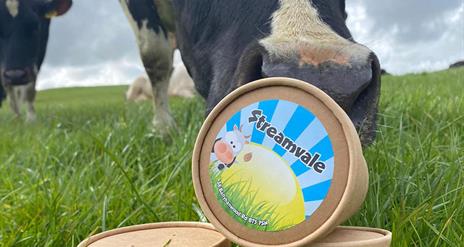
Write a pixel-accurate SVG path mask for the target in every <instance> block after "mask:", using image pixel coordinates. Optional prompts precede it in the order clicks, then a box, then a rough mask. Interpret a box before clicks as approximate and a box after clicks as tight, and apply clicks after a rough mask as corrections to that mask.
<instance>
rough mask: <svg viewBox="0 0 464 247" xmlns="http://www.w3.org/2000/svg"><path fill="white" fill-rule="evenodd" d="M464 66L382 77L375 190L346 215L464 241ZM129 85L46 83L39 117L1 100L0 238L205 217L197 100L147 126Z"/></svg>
mask: <svg viewBox="0 0 464 247" xmlns="http://www.w3.org/2000/svg"><path fill="white" fill-rule="evenodd" d="M463 88H464V69H459V70H458V69H455V70H449V71H444V72H438V73H431V74H418V75H408V76H401V77H395V76H386V77H384V78H383V86H382V97H381V104H380V105H381V107H380V119H379V133H378V138H377V141H376V143H375V144H374V145H372V146H371V147H369V148H368V149H366V150H365V155H366V159H367V161H368V164H369V172H370V190H369V194H368V197H367V200H366V203H365V204H364V206H363V208H362V209H361V210H360V212H359V213H358V214H357V215H355V216H354V217H353V218H352V219H351V220H350V221H349V222H347V223H346V224H347V225H356V226H370V227H381V228H386V229H389V230H391V231H393V234H394V240H393V246H464V244H463V243H464V90H463ZM124 91H125V87H103V88H83V89H59V90H49V91H43V92H40V93H39V95H38V99H37V110H38V121H37V122H36V123H34V124H25V123H23V122H22V121H20V120H17V119H14V118H13V115H12V114H11V113H10V111H9V109H7V107H3V108H2V109H1V110H0V176H1V177H0V246H76V245H77V244H78V243H79V242H80V241H81V240H83V239H84V238H86V237H87V236H89V235H91V234H94V233H98V232H101V231H104V230H109V229H113V228H116V227H121V226H128V225H133V224H141V223H149V222H157V221H178V220H189V221H191V220H193V221H197V220H205V219H204V217H203V215H202V213H201V210H200V209H199V206H198V204H197V202H196V199H195V194H194V191H193V186H192V182H191V173H190V170H191V169H190V162H191V153H192V149H193V143H194V141H195V138H196V134H197V132H198V130H199V128H200V126H201V123H202V120H203V112H204V104H203V103H202V101H201V100H199V99H195V100H182V99H172V100H171V106H172V109H173V112H174V115H175V119H176V121H177V123H178V126H179V131H173V133H171V134H170V136H169V137H167V138H162V137H160V136H158V135H157V134H153V133H152V132H151V125H150V123H151V106H150V104H142V105H136V104H127V103H125V102H124V99H123V93H124Z"/></svg>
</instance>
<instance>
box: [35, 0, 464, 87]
mask: <svg viewBox="0 0 464 247" xmlns="http://www.w3.org/2000/svg"><path fill="white" fill-rule="evenodd" d="M346 5H347V12H348V20H347V24H348V27H349V29H350V30H351V32H352V34H353V37H354V38H355V40H356V41H357V42H359V43H362V44H365V45H367V46H368V47H369V48H370V49H372V50H373V51H374V52H375V53H376V54H377V55H378V56H379V59H380V62H381V64H382V67H383V68H384V69H386V70H387V71H388V72H390V73H392V74H406V73H417V72H423V71H437V70H442V69H446V68H448V67H449V65H450V64H451V63H454V62H456V61H458V60H464V0H389V1H378V0H346ZM179 61H180V56H179V54H177V56H176V62H179ZM142 74H144V69H143V65H142V62H141V60H140V57H139V53H138V48H137V45H136V42H135V37H134V35H133V33H132V30H131V28H130V26H129V23H128V21H127V19H126V17H125V16H124V13H123V12H122V10H121V7H120V6H119V3H118V1H116V0H98V1H95V0H75V1H74V5H73V7H72V9H71V10H70V11H69V12H68V13H67V14H66V15H64V16H61V17H57V18H55V19H54V20H53V21H52V24H51V34H50V39H49V43H48V50H47V56H46V58H45V62H44V64H43V66H42V69H41V72H40V74H39V78H38V84H37V87H38V89H39V90H40V89H48V88H57V87H73V86H100V85H119V84H129V83H130V82H131V81H132V80H134V79H135V78H136V77H138V76H140V75H142Z"/></svg>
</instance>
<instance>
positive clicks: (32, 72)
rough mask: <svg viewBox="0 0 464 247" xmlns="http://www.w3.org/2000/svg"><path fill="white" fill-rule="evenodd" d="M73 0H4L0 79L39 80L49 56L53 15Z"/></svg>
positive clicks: (0, 2) (9, 81) (7, 81)
mask: <svg viewBox="0 0 464 247" xmlns="http://www.w3.org/2000/svg"><path fill="white" fill-rule="evenodd" d="M71 5H72V0H0V81H2V82H3V84H4V85H6V86H9V85H11V86H17V85H25V84H28V83H30V82H33V81H35V79H36V77H37V73H38V70H39V69H40V66H41V64H42V61H43V59H44V56H45V51H46V46H47V40H48V31H49V25H50V19H51V18H52V17H54V16H59V15H62V14H64V13H66V12H67V11H68V10H69V8H70V7H71Z"/></svg>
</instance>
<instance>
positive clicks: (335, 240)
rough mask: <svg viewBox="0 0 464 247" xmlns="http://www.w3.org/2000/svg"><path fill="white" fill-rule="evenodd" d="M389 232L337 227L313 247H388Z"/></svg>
mask: <svg viewBox="0 0 464 247" xmlns="http://www.w3.org/2000/svg"><path fill="white" fill-rule="evenodd" d="M391 239H392V234H391V232H389V231H387V230H383V229H375V228H366V227H342V226H341V227H337V228H336V229H335V230H334V231H333V232H332V233H330V234H329V235H328V236H327V237H325V238H324V239H322V240H321V241H319V242H318V243H315V244H314V245H313V247H388V246H390V243H391Z"/></svg>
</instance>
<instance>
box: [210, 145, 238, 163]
mask: <svg viewBox="0 0 464 247" xmlns="http://www.w3.org/2000/svg"><path fill="white" fill-rule="evenodd" d="M214 153H215V154H216V157H217V158H218V159H219V160H220V161H222V162H224V163H226V164H229V163H232V161H233V160H234V155H233V153H232V149H231V148H230V146H229V145H227V143H225V142H223V141H218V142H216V144H214Z"/></svg>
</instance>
